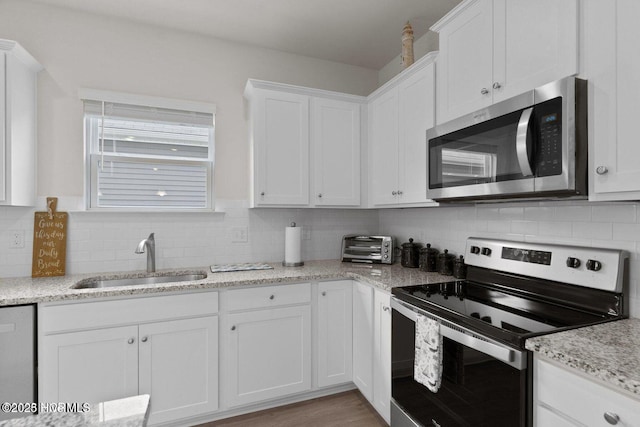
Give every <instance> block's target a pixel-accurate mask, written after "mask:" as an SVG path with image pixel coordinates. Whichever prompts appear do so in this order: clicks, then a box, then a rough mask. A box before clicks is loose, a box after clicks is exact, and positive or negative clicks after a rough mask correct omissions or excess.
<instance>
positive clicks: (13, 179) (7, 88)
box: [0, 39, 42, 206]
mask: <svg viewBox="0 0 640 427" xmlns="http://www.w3.org/2000/svg"><path fill="white" fill-rule="evenodd" d="M41 69H42V66H41V65H40V64H38V62H37V61H36V60H35V59H34V58H33V57H32V56H31V55H30V54H29V53H28V52H27V51H26V50H24V49H23V48H22V47H21V46H20V45H19V44H18V43H16V42H14V41H11V40H3V39H0V205H12V206H33V205H35V199H36V88H37V74H38V72H39V71H40V70H41Z"/></svg>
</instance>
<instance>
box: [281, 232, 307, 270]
mask: <svg viewBox="0 0 640 427" xmlns="http://www.w3.org/2000/svg"><path fill="white" fill-rule="evenodd" d="M295 226H296V223H295V222H292V223H291V227H295ZM282 265H283V266H284V267H302V266H303V265H304V261H302V260H301V261H299V262H287V261H286V260H285V261H282Z"/></svg>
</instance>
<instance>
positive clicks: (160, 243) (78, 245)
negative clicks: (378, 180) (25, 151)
mask: <svg viewBox="0 0 640 427" xmlns="http://www.w3.org/2000/svg"><path fill="white" fill-rule="evenodd" d="M216 205H217V206H218V208H221V209H222V210H223V211H224V213H151V214H149V213H113V212H108V213H100V212H73V211H71V212H70V213H69V223H68V231H67V267H66V271H67V274H74V273H98V272H113V271H131V270H144V269H145V268H146V255H143V254H135V253H134V250H135V249H136V246H137V245H138V242H139V241H140V240H142V239H144V238H146V237H147V236H148V235H149V233H152V232H154V233H155V240H156V267H157V268H158V269H163V268H181V267H206V266H208V265H210V264H220V263H229V262H251V261H253V262H278V261H282V260H283V259H284V232H285V227H286V226H287V225H289V224H290V223H291V222H296V224H297V225H299V226H302V227H303V230H305V233H303V241H302V258H303V260H313V259H338V258H339V257H340V244H341V239H342V236H343V235H344V234H349V233H363V234H372V233H374V232H376V231H377V229H378V212H377V211H362V210H355V209H351V210H348V209H248V207H247V202H246V201H243V200H239V201H235V200H226V201H225V200H217V201H216ZM61 210H63V209H61ZM33 212H34V209H30V208H29V209H28V208H2V207H0V278H1V277H21V276H30V275H31V258H32V250H33ZM245 227H246V230H247V232H248V234H247V237H248V238H247V242H234V235H233V232H234V229H236V228H245ZM13 231H24V235H25V245H24V248H10V247H9V242H10V236H11V233H12V232H13ZM305 234H306V235H305ZM306 237H308V239H307V238H306Z"/></svg>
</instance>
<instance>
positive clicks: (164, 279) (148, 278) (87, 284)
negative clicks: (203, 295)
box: [72, 271, 207, 289]
mask: <svg viewBox="0 0 640 427" xmlns="http://www.w3.org/2000/svg"><path fill="white" fill-rule="evenodd" d="M160 274H162V275H155V274H153V273H152V274H149V275H145V276H138V277H113V278H102V277H89V278H88V279H83V280H80V281H79V282H78V283H76V284H75V285H73V286H72V288H73V289H91V288H113V287H118V286H134V285H155V284H160V283H174V282H191V281H193V280H202V279H206V278H207V273H205V272H202V271H196V272H188V273H175V274H173V273H169V274H166V273H165V274H163V273H160Z"/></svg>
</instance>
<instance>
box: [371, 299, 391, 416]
mask: <svg viewBox="0 0 640 427" xmlns="http://www.w3.org/2000/svg"><path fill="white" fill-rule="evenodd" d="M373 372H374V374H373V406H374V407H375V408H376V410H377V411H378V413H379V414H380V415H381V416H382V418H384V419H385V420H386V421H387V422H388V423H390V422H391V421H390V420H391V418H390V417H391V413H390V411H391V407H390V403H391V296H390V295H389V294H388V293H386V292H383V291H379V290H375V292H374V310H373Z"/></svg>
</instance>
